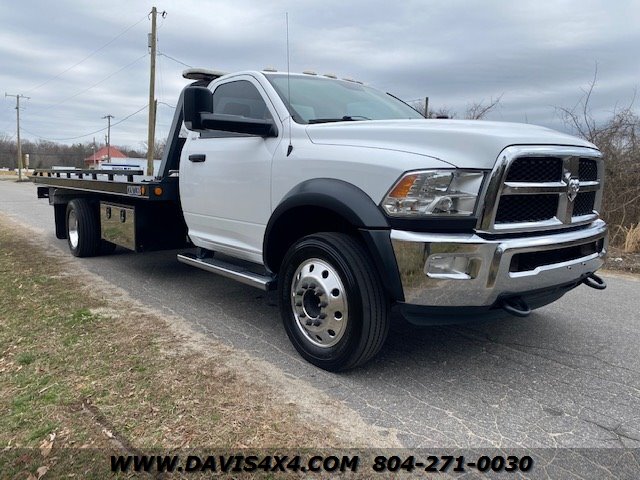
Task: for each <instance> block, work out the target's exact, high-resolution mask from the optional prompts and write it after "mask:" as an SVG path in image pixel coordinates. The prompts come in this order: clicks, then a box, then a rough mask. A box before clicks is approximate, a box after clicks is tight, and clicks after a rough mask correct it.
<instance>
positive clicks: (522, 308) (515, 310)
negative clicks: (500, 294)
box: [501, 297, 531, 317]
mask: <svg viewBox="0 0 640 480" xmlns="http://www.w3.org/2000/svg"><path fill="white" fill-rule="evenodd" d="M501 307H502V309H503V310H504V311H506V312H509V313H510V314H511V315H515V316H516V317H528V316H529V314H530V313H531V309H530V308H529V305H527V302H525V301H524V299H523V298H522V297H510V298H505V299H504V300H503V301H502V305H501Z"/></svg>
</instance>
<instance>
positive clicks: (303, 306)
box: [291, 258, 349, 348]
mask: <svg viewBox="0 0 640 480" xmlns="http://www.w3.org/2000/svg"><path fill="white" fill-rule="evenodd" d="M347 300H348V299H347V292H346V291H345V288H344V285H343V283H342V280H341V279H340V275H338V272H337V271H336V270H335V268H333V267H332V266H331V265H330V264H329V263H327V262H325V261H324V260H320V259H319V258H311V259H308V260H305V261H304V262H303V263H302V264H301V265H300V266H299V267H298V268H297V270H296V272H295V273H294V275H293V281H292V282H291V308H292V310H293V315H294V317H295V319H296V325H297V327H298V329H299V330H300V331H301V332H302V334H303V335H304V336H305V337H306V339H307V340H308V341H309V342H311V343H312V344H313V345H315V346H317V347H322V348H329V347H332V346H334V345H336V344H337V343H338V342H339V341H340V339H341V338H342V336H343V335H344V332H345V330H346V327H347V322H348V321H349V310H348V303H347Z"/></svg>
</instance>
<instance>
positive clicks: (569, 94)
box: [0, 0, 640, 148]
mask: <svg viewBox="0 0 640 480" xmlns="http://www.w3.org/2000/svg"><path fill="white" fill-rule="evenodd" d="M90 3H91V6H89V4H90ZM0 5H1V6H2V8H1V10H0V13H1V15H0V95H2V94H4V92H7V93H9V94H17V93H20V94H23V95H27V96H29V97H31V98H30V99H29V100H26V99H24V100H22V104H21V107H24V108H21V123H22V135H23V137H25V138H29V139H33V140H36V139H38V138H43V139H47V140H59V139H64V140H61V141H63V142H64V143H74V142H88V141H91V140H92V139H93V137H94V136H95V137H96V141H98V142H104V134H105V133H106V132H105V131H100V132H97V133H95V134H93V133H92V132H94V131H96V130H100V129H103V128H105V129H106V120H103V119H102V117H103V116H105V115H107V114H111V115H113V116H114V117H115V118H114V119H113V123H114V124H115V125H114V126H113V128H112V132H111V137H112V144H114V145H128V146H132V147H134V148H140V147H141V142H143V141H146V138H147V134H146V129H147V115H148V113H147V110H146V108H145V106H146V104H147V102H148V88H149V55H148V49H147V33H148V32H149V31H150V28H151V22H150V20H149V19H148V18H147V14H148V12H149V11H150V10H151V7H152V6H153V3H149V2H145V1H134V0H111V1H102V2H87V1H80V0H57V1H55V2H45V1H40V2H38V1H31V0H21V1H20V2H16V1H11V0H0ZM156 6H157V7H158V10H159V11H166V12H167V14H166V17H165V18H164V19H159V22H158V24H159V30H158V49H159V52H161V53H163V54H165V56H162V55H161V56H159V57H158V70H157V77H156V80H157V83H156V94H157V99H158V102H159V105H158V127H157V136H158V138H160V137H164V136H166V134H167V131H168V128H169V125H170V123H171V118H172V115H173V108H172V107H173V106H174V105H175V102H176V99H177V96H178V94H179V92H180V89H181V88H182V87H183V86H184V85H185V84H186V83H187V82H186V80H184V79H182V77H181V72H182V70H183V69H184V68H185V66H184V65H181V64H180V63H178V62H183V63H185V64H188V65H191V66H201V67H207V68H213V69H218V70H225V71H234V70H241V69H242V70H245V69H262V68H264V67H266V66H273V67H276V68H277V69H279V70H285V69H286V41H285V39H286V36H285V12H289V25H290V51H291V69H292V71H302V70H306V69H311V70H314V71H317V72H318V73H335V74H337V75H339V76H342V77H351V78H355V79H358V80H361V81H364V82H365V83H367V84H370V85H372V86H375V87H378V88H381V89H383V90H385V91H389V92H391V93H394V94H395V95H397V96H399V97H400V98H403V99H405V100H413V99H417V98H422V97H424V96H429V98H430V105H431V106H432V107H433V108H435V109H437V108H439V107H445V106H446V107H449V108H450V109H452V110H454V111H459V112H464V110H465V108H466V106H467V105H468V104H470V103H471V102H475V101H482V100H484V101H489V100H490V99H491V98H492V97H493V98H496V97H498V96H500V95H503V97H502V102H501V106H500V108H499V109H498V110H496V111H494V112H493V113H492V114H491V116H490V119H492V120H505V121H517V122H525V121H526V122H529V123H537V124H541V125H546V126H551V127H554V128H559V129H562V128H564V127H563V125H562V123H561V121H560V120H559V118H558V115H557V114H556V111H555V108H554V107H555V106H566V107H571V106H573V105H574V104H575V103H576V102H577V101H578V100H579V98H580V95H581V88H585V87H586V86H588V84H589V82H590V81H591V79H592V77H593V74H594V69H595V66H596V64H597V66H598V67H597V68H598V81H597V86H596V90H595V93H594V96H593V99H592V107H593V109H594V113H595V115H596V117H597V118H601V119H604V118H606V117H607V116H608V115H609V114H610V113H611V112H612V111H613V110H614V109H615V108H616V106H618V107H620V106H626V105H628V104H629V102H630V101H631V100H632V99H633V97H634V93H635V91H636V89H637V87H638V86H639V84H640V54H639V47H640V28H639V27H638V24H639V21H640V1H639V0H615V1H613V0H564V1H563V0H554V1H552V2H542V1H540V0H535V1H529V0H519V1H511V0H504V1H491V0H466V1H463V0H423V1H418V0H408V1H407V0H398V1H395V2H389V1H384V2H383V1H344V0H342V1H336V0H323V1H300V0H298V1H284V0H283V1H270V2H265V1H258V0H233V1H213V0H209V1H205V0H198V1H196V0H186V1H185V0H182V1H172V0H161V1H158V2H157V3H156ZM123 32H124V33H123ZM105 45H106V46H105ZM87 57H88V58H87ZM170 57H172V58H170ZM83 60H84V61H83ZM71 67H72V68H71ZM0 106H1V107H2V108H1V109H0V135H1V134H3V133H4V134H7V135H9V136H12V135H15V131H16V127H15V98H13V97H7V98H4V97H3V98H2V102H1V103H0ZM138 110H140V112H139V113H137V114H136V115H133V116H131V117H130V118H127V117H128V116H129V115H131V114H132V113H134V112H136V111H138ZM636 111H638V109H637V108H636ZM123 120H124V121H123ZM117 122H122V123H117ZM72 137H79V138H72Z"/></svg>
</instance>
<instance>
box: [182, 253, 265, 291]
mask: <svg viewBox="0 0 640 480" xmlns="http://www.w3.org/2000/svg"><path fill="white" fill-rule="evenodd" d="M178 261H179V262H181V263H185V264H187V265H191V266H192V267H197V268H201V269H202V270H206V271H207V272H212V273H217V274H218V275H222V276H223V277H227V278H231V279H233V280H237V281H238V282H240V283H244V284H245V285H249V286H251V287H255V288H259V289H261V290H265V291H269V290H273V289H275V287H276V282H275V277H272V276H269V275H261V274H259V273H255V272H252V271H250V270H247V269H246V268H245V267H243V266H240V265H235V264H233V263H229V262H225V261H224V260H220V259H217V258H198V257H197V256H196V255H194V254H193V253H179V254H178Z"/></svg>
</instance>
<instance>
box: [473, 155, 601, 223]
mask: <svg viewBox="0 0 640 480" xmlns="http://www.w3.org/2000/svg"><path fill="white" fill-rule="evenodd" d="M603 174H604V171H603V167H602V160H601V155H600V152H598V151H597V150H592V149H589V148H579V147H576V148H569V147H509V148H507V149H505V150H504V151H503V152H502V154H501V155H500V158H499V159H498V162H497V164H496V167H495V168H494V170H493V172H492V173H491V176H490V179H489V182H488V185H487V187H486V190H485V202H484V210H483V212H482V215H481V217H480V220H479V224H478V230H479V231H484V232H487V233H503V232H504V233H509V232H517V231H537V230H549V229H558V228H567V227H572V226H576V225H582V224H586V223H589V222H592V221H593V220H595V219H596V218H598V210H599V208H600V204H601V202H602V178H603Z"/></svg>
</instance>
